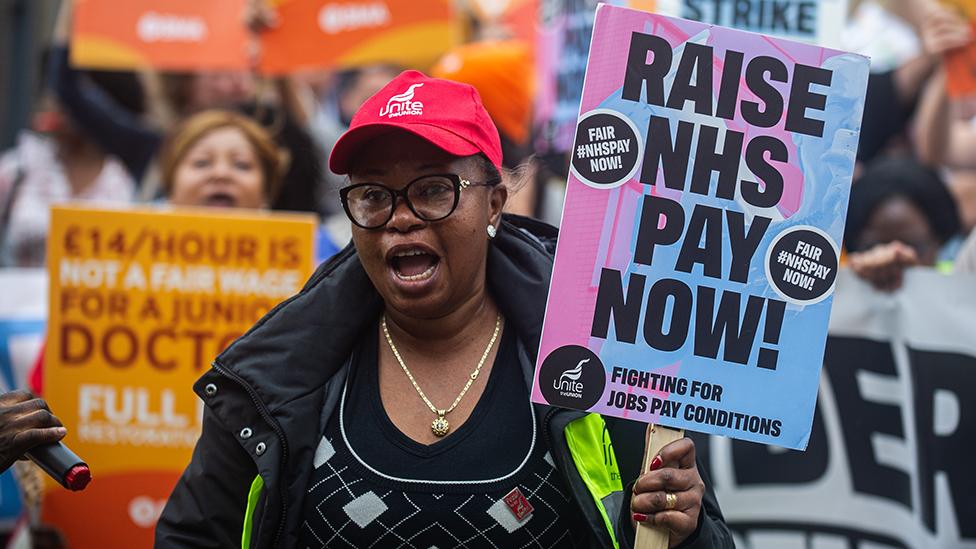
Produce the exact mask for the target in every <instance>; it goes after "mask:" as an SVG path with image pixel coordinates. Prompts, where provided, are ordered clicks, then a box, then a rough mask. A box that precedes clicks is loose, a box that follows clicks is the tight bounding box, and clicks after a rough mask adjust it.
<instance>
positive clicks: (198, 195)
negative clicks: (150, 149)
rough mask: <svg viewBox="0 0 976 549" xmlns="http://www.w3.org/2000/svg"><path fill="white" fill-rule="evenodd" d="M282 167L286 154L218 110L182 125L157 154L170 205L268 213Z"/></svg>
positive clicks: (253, 127) (249, 124)
mask: <svg viewBox="0 0 976 549" xmlns="http://www.w3.org/2000/svg"><path fill="white" fill-rule="evenodd" d="M287 168H288V153H287V152H285V151H284V150H282V149H279V148H278V147H277V145H275V143H274V141H273V140H272V139H271V136H269V135H268V133H267V132H266V131H264V128H262V127H261V126H260V125H259V124H257V123H256V122H254V121H253V120H251V119H249V118H247V117H245V116H243V115H240V114H237V113H234V112H230V111H221V110H209V111H203V112H200V113H198V114H195V115H193V116H191V117H190V118H188V119H186V120H185V121H183V122H182V123H181V124H179V125H178V126H177V127H176V129H175V130H174V131H173V133H172V135H171V136H170V138H169V139H168V140H167V141H166V143H165V144H164V145H163V149H162V153H161V154H160V171H161V175H162V181H163V189H164V191H165V193H166V198H167V201H168V202H169V203H170V204H172V205H174V206H212V207H232V208H252V209H264V208H267V207H268V205H269V204H271V203H272V202H273V201H274V197H275V195H276V193H277V192H278V190H279V188H280V186H281V179H282V175H283V174H284V173H285V171H286V170H287Z"/></svg>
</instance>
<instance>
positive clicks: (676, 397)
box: [532, 5, 868, 449]
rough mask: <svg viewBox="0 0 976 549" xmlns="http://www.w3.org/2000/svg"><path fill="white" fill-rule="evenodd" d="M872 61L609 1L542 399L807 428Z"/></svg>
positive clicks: (591, 76) (579, 138)
mask: <svg viewBox="0 0 976 549" xmlns="http://www.w3.org/2000/svg"><path fill="white" fill-rule="evenodd" d="M867 78H868V60H867V59H866V58H865V57H862V56H859V55H855V54H850V53H844V52H841V51H836V50H830V49H825V48H821V47H817V46H812V45H808V44H801V43H797V42H791V41H788V40H782V39H777V38H771V37H768V36H764V35H761V34H754V33H749V32H744V31H738V30H732V29H727V28H722V27H717V26H712V25H708V24H703V23H699V22H693V21H686V20H682V19H674V18H670V17H665V16H661V15H654V14H650V13H645V12H641V11H635V10H630V9H626V8H617V7H612V6H607V5H600V6H599V7H598V8H597V13H596V20H595V24H594V30H593V37H592V42H591V46H590V54H589V60H588V64H587V69H586V77H585V80H584V84H583V98H582V103H581V106H580V115H579V120H578V123H577V127H576V137H575V142H574V145H573V150H572V163H571V170H570V176H569V180H568V187H567V190H566V202H565V206H564V208H563V216H562V222H561V226H560V237H559V243H558V247H557V249H556V259H555V266H554V269H553V276H552V284H551V286H550V290H549V302H548V305H547V308H546V318H545V326H544V328H543V333H542V340H541V343H540V349H539V360H538V364H537V367H536V377H535V383H534V385H533V389H532V399H533V400H534V401H535V402H540V403H548V404H552V405H555V406H562V407H567V408H575V409H579V410H588V411H591V412H598V413H601V414H606V415H611V416H619V417H624V418H628V419H633V420H638V421H644V422H650V423H656V424H660V425H666V426H670V427H675V428H684V429H689V430H694V431H702V432H706V433H712V434H718V435H725V436H729V437H733V438H739V439H745V440H751V441H755V442H762V443H767V444H775V445H779V446H784V447H787V448H796V449H804V448H806V445H807V440H808V439H809V435H810V429H811V423H812V418H813V411H814V406H815V404H816V400H817V387H818V384H819V378H820V367H821V363H822V361H823V353H824V344H825V342H826V338H827V322H828V320H829V318H830V307H831V302H832V297H831V296H832V294H833V290H834V281H835V279H836V276H837V268H838V264H839V256H840V248H839V245H840V242H841V237H842V235H843V232H844V221H845V218H846V215H847V201H848V196H849V193H850V185H851V176H852V173H853V169H854V157H855V153H856V152H857V140H858V134H859V132H860V124H861V113H862V111H863V107H864V94H865V90H866V87H867Z"/></svg>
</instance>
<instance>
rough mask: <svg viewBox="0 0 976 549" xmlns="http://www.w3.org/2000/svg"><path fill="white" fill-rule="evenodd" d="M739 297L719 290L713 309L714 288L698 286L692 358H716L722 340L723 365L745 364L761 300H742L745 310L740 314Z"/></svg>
mask: <svg viewBox="0 0 976 549" xmlns="http://www.w3.org/2000/svg"><path fill="white" fill-rule="evenodd" d="M741 302H742V294H739V293H737V292H730V291H727V290H726V291H723V292H722V296H721V298H720V299H719V304H718V310H716V309H715V289H714V288H709V287H707V286H699V287H698V301H697V309H696V315H697V319H696V322H695V355H696V356H700V357H706V358H716V357H718V349H719V346H720V345H721V344H722V340H723V339H724V340H725V345H724V347H725V353H724V354H723V355H722V358H723V360H725V361H726V362H735V363H737V364H747V363H748V362H749V355H750V353H752V344H753V340H754V338H755V334H756V332H757V330H758V328H759V318H760V316H761V315H762V311H763V304H764V302H765V300H764V299H763V298H761V297H758V296H754V295H750V296H748V297H747V298H746V307H745V311H744V312H742V311H741Z"/></svg>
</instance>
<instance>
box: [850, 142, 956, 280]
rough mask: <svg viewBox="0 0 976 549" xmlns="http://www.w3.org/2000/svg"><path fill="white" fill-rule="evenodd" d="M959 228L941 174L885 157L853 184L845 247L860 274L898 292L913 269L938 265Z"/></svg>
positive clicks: (905, 161)
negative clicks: (944, 246)
mask: <svg viewBox="0 0 976 549" xmlns="http://www.w3.org/2000/svg"><path fill="white" fill-rule="evenodd" d="M959 229H960V224H959V214H958V211H957V208H956V203H955V200H954V199H953V197H952V194H951V193H950V192H949V190H948V189H947V188H946V185H945V183H944V182H943V181H942V179H941V178H940V177H939V175H938V173H936V172H935V171H934V170H932V169H931V168H928V167H925V166H923V165H921V164H919V163H918V162H916V161H914V160H910V159H904V158H890V159H883V160H879V161H877V162H875V163H874V164H872V165H871V166H869V167H868V169H867V170H866V171H865V173H864V174H863V175H862V176H861V178H860V179H858V180H857V181H856V182H855V183H854V185H853V187H852V188H851V200H850V206H849V208H848V211H847V227H846V229H845V232H844V246H845V248H846V249H847V251H848V252H849V253H850V255H849V257H848V260H849V264H850V267H851V269H853V270H854V272H855V273H857V274H858V275H859V276H860V277H862V278H864V279H866V280H868V281H869V282H871V283H872V284H873V285H874V286H876V287H877V288H879V289H882V290H886V291H893V290H896V289H898V288H899V287H901V284H902V278H903V275H904V270H905V269H906V268H907V267H911V266H915V265H920V266H927V267H933V266H935V265H936V264H937V262H938V259H939V252H940V250H941V248H942V246H943V245H944V244H945V243H946V242H948V241H949V240H950V239H951V238H953V237H955V236H957V235H958V234H959Z"/></svg>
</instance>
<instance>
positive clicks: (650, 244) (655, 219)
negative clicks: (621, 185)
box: [634, 195, 685, 266]
mask: <svg viewBox="0 0 976 549" xmlns="http://www.w3.org/2000/svg"><path fill="white" fill-rule="evenodd" d="M662 217H663V218H664V224H663V226H661V220H662V219H661V218H662ZM684 227H685V211H684V209H683V208H682V207H681V204H680V203H678V202H675V201H674V200H671V199H669V198H662V197H660V196H654V195H644V203H643V205H642V207H641V218H640V225H639V226H638V228H637V243H636V244H635V246H634V263H640V264H642V265H648V266H650V265H651V264H652V262H653V258H654V247H655V246H657V245H658V244H663V245H665V246H667V245H670V244H674V243H675V242H677V241H678V239H679V238H681V234H682V232H684Z"/></svg>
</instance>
